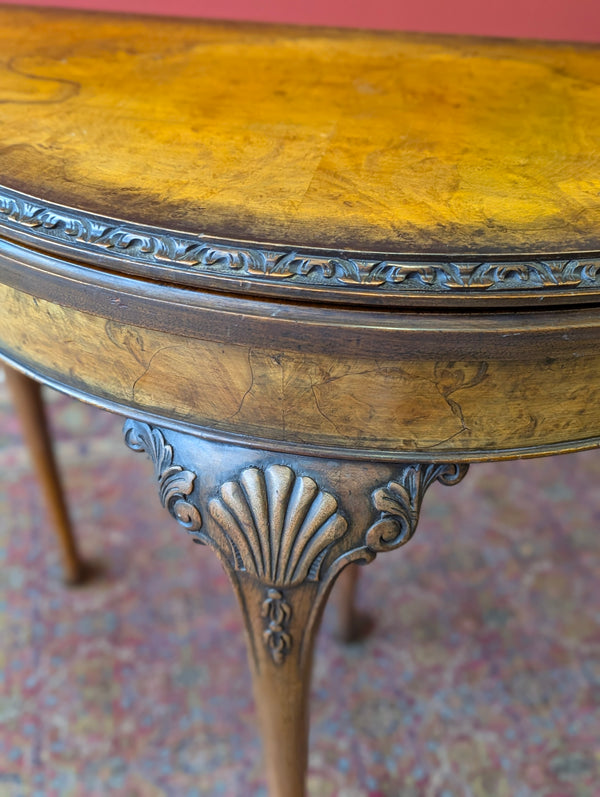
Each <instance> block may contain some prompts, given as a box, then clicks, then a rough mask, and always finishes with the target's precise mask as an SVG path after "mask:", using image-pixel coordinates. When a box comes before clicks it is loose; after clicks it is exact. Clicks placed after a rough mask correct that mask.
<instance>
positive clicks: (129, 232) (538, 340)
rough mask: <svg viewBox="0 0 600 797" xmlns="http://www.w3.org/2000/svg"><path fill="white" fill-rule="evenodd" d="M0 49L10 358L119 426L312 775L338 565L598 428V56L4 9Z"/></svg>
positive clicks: (285, 775)
mask: <svg viewBox="0 0 600 797" xmlns="http://www.w3.org/2000/svg"><path fill="white" fill-rule="evenodd" d="M0 52H1V53H2V59H3V60H2V65H1V67H0V104H1V108H2V113H1V114H0V144H1V146H0V308H1V312H0V355H1V356H2V357H3V358H4V359H5V360H6V361H7V362H9V363H12V364H14V365H16V366H17V367H19V368H21V369H23V370H24V371H25V372H27V373H28V374H30V375H32V376H34V377H36V378H37V379H40V380H42V381H46V382H47V383H49V384H52V385H54V386H56V387H59V388H61V389H63V390H66V391H68V392H71V393H72V394H74V395H77V396H79V397H81V398H84V399H86V400H89V401H93V402H95V403H97V404H99V405H101V406H105V407H107V408H109V409H113V410H115V411H117V412H120V413H122V414H124V415H127V416H129V417H130V418H131V420H130V421H129V422H128V424H127V426H126V439H127V443H128V444H129V445H130V447H131V448H133V449H134V450H137V451H146V452H147V453H148V454H149V455H150V457H151V458H152V459H153V461H154V465H155V476H156V482H157V484H158V488H159V497H160V500H161V502H162V504H163V505H164V507H165V508H166V509H168V510H169V511H170V512H171V514H172V515H173V516H174V517H175V518H176V519H177V520H178V521H179V522H180V523H181V524H182V525H184V526H185V527H186V528H187V529H188V530H189V531H190V532H191V533H192V534H193V536H194V538H195V539H196V541H198V542H203V543H205V544H206V545H208V546H209V547H211V548H212V549H213V550H214V551H215V552H216V553H217V555H218V556H219V558H220V559H221V561H222V562H223V564H224V565H225V568H226V570H227V571H228V573H229V575H230V578H231V581H232V583H233V586H234V589H235V591H236V594H237V596H238V599H239V601H240V605H241V608H242V612H243V616H244V621H245V626H246V632H247V637H248V644H249V653H250V663H251V671H252V675H253V682H254V689H255V694H256V698H257V709H258V714H259V717H260V723H261V728H262V732H263V738H264V740H265V748H266V754H267V768H268V773H269V781H270V786H271V794H272V796H273V797H302V796H303V795H304V793H305V786H304V774H305V768H306V760H307V731H308V715H307V699H308V698H307V695H308V687H309V682H310V669H311V658H312V655H311V654H312V648H313V645H314V640H315V635H316V631H317V628H318V624H319V618H320V614H321V611H322V608H323V606H324V603H325V600H326V599H327V596H328V593H329V591H330V589H331V587H332V585H333V583H334V581H335V579H336V578H337V577H338V575H339V574H340V573H341V572H342V569H343V568H344V567H346V565H353V563H355V562H358V561H369V560H371V559H372V558H373V557H374V556H375V554H376V553H378V552H382V551H384V550H389V549H391V548H396V547H399V546H400V545H401V544H403V543H404V542H406V541H407V540H408V539H410V537H411V536H412V534H413V533H414V530H415V528H416V524H417V520H418V515H419V509H420V505H421V500H422V498H423V495H424V494H425V492H426V490H427V488H428V487H429V486H430V485H431V484H432V483H433V482H434V481H436V480H439V481H442V482H444V483H446V484H451V483H455V482H457V481H460V479H461V478H462V476H464V474H465V473H466V468H467V463H469V462H472V461H473V462H475V461H480V460H487V459H497V458H504V457H514V456H529V455H536V454H546V453H560V452H564V451H570V450H574V449H579V448H586V447H590V446H596V445H598V443H599V442H600V409H599V407H600V402H599V401H598V393H599V390H600V347H599V343H600V311H599V310H598V306H599V305H598V303H599V302H600V235H599V229H600V228H599V226H598V222H599V220H600V176H599V175H600V162H599V159H600V148H599V146H598V144H599V143H600V142H599V141H598V137H599V135H600V134H599V133H598V131H599V130H600V86H599V82H598V81H599V78H600V50H599V49H598V48H595V47H584V46H576V45H570V44H544V43H531V42H529V43H528V42H509V41H492V40H487V41H486V40H476V39H461V38H456V39H454V38H444V37H433V36H414V35H403V34H391V33H390V34H386V33H369V32H358V31H332V30H310V29H303V28H282V27H271V26H258V25H243V24H239V25H238V24H221V23H202V22H186V21H181V20H178V21H173V20H164V19H161V20H157V19H152V18H130V17H116V16H110V15H88V14H83V13H71V12H62V11H40V10H31V9H16V8H12V9H9V8H5V9H0ZM207 462H209V463H210V468H207V467H206V463H207ZM342 587H343V588H344V589H343V591H344V592H345V593H346V595H352V594H353V592H354V587H355V578H354V576H353V574H352V571H351V572H350V573H349V574H348V575H347V576H346V578H345V581H344V582H343V583H342ZM342 626H343V627H345V631H344V633H345V635H346V636H352V635H353V634H354V632H355V631H356V630H357V629H356V623H355V622H354V620H353V615H352V614H351V613H350V614H346V615H345V619H344V616H343V617H342Z"/></svg>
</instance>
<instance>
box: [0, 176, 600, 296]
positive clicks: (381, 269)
mask: <svg viewBox="0 0 600 797" xmlns="http://www.w3.org/2000/svg"><path fill="white" fill-rule="evenodd" d="M0 225H2V226H4V227H5V228H8V229H10V228H13V229H18V230H19V229H20V230H21V231H26V232H27V233H29V234H32V235H34V236H36V237H38V238H40V239H45V240H50V241H56V242H58V243H63V244H69V245H73V244H77V245H78V246H79V247H80V248H84V249H86V250H87V251H90V252H94V251H96V252H99V251H101V252H102V253H103V254H107V255H112V256H114V257H119V258H125V259H127V260H132V261H137V262H140V263H150V264H154V265H158V266H170V267H172V268H177V269H181V270H183V271H187V272H194V271H195V272H198V273H206V274H212V275H217V276H225V277H227V276H228V277H244V278H245V279H248V278H249V279H256V280H267V281H270V282H277V281H278V282H281V281H288V282H292V283H296V284H300V285H307V286H312V287H319V286H321V287H324V286H327V285H332V284H334V285H337V286H341V287H345V288H349V289H351V288H352V287H360V288H363V289H364V288H367V289H374V290H376V289H377V288H381V289H383V290H386V291H390V290H391V291H394V292H397V293H408V294H410V293H413V294H415V293H417V294H423V293H447V292H448V291H508V290H510V291H515V290H517V291H518V290H523V291H525V290H528V291H531V290H539V289H548V288H569V289H574V288H581V289H590V288H600V258H598V257H590V258H584V259H581V258H567V259H559V260H556V259H545V260H527V261H520V262H511V261H507V260H504V261H503V260H497V261H487V262H482V261H479V262H459V261H456V260H449V261H447V262H427V261H424V262H418V261H411V260H410V259H408V258H407V259H406V260H402V261H399V260H393V259H392V260H375V259H361V258H344V257H332V256H329V255H320V254H310V253H304V252H298V251H295V250H293V249H289V250H288V251H281V250H275V249H258V248H252V247H249V246H238V245H235V244H229V243H218V242H214V241H212V242H211V241H208V240H205V239H204V238H203V237H202V236H194V235H186V234H185V233H174V232H173V233H172V232H166V231H165V232H163V231H158V230H153V229H150V228H145V227H143V226H141V225H140V226H136V225H134V224H115V223H114V222H112V221H111V220H109V219H104V218H102V217H101V216H93V215H88V214H85V213H83V212H78V211H74V210H71V209H66V208H60V207H58V206H54V205H50V204H48V205H42V204H40V203H39V202H37V201H35V200H32V199H29V198H25V197H23V196H21V195H19V194H17V193H16V192H9V191H7V190H6V189H4V191H1V192H0Z"/></svg>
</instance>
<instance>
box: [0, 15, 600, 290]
mask: <svg viewBox="0 0 600 797" xmlns="http://www.w3.org/2000/svg"><path fill="white" fill-rule="evenodd" d="M0 231H1V232H2V234H3V235H5V236H8V237H12V238H16V239H20V240H26V241H28V242H30V243H31V242H33V244H34V245H35V246H37V247H38V248H42V249H49V250H53V251H55V250H60V251H61V252H63V253H64V252H65V251H67V252H70V253H71V255H70V256H76V257H77V258H79V259H81V260H84V261H86V260H87V261H93V262H96V263H100V262H107V263H109V266H110V268H112V269H114V270H117V271H126V272H128V273H142V274H143V275H144V276H149V277H151V278H152V277H156V278H159V279H161V280H168V281H177V282H181V283H182V284H186V285H188V284H191V285H200V286H205V287H210V288H213V289H214V288H218V289H224V290H231V291H234V292H235V291H239V290H244V291H247V290H250V291H255V292H258V293H276V294H279V295H281V294H282V293H283V294H285V293H286V291H292V292H293V293H294V292H295V293H294V296H304V297H311V298H313V299H316V300H322V299H326V300H327V301H329V300H342V301H352V302H355V301H356V302H361V303H363V302H366V303H368V304H371V303H376V304H380V303H381V302H390V301H391V302H392V303H402V304H407V303H408V304H410V303H411V302H413V303H414V302H417V303H419V302H421V303H423V302H425V301H426V302H433V303H434V304H435V303H438V302H440V301H443V302H445V303H450V304H451V303H452V302H453V301H455V300H456V301H457V302H459V303H461V302H464V300H465V297H469V298H470V297H474V298H477V297H479V298H483V297H488V301H489V296H490V295H492V294H493V300H494V301H495V302H504V301H506V302H511V303H515V302H519V301H529V302H530V301H531V298H532V296H536V295H537V294H540V293H543V295H544V297H545V298H546V299H550V301H565V300H573V297H575V298H576V299H577V300H578V301H579V300H584V299H588V300H591V299H593V298H594V297H597V295H598V294H599V293H600V277H597V276H596V274H597V272H600V258H598V257H597V253H598V252H599V251H600V48H597V47H593V46H586V45H574V44H562V43H545V42H531V41H509V40H493V39H477V38H456V37H447V36H433V35H415V34H410V35H409V34H400V33H382V32H364V31H353V30H333V29H318V28H314V29H310V28H301V27H281V26H270V25H257V24H238V23H218V22H202V21H187V20H173V19H164V18H152V17H134V16H117V15H107V14H95V13H84V12H72V11H57V10H50V11H49V10H41V9H27V8H17V7H2V8H0Z"/></svg>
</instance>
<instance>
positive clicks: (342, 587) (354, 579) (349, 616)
mask: <svg viewBox="0 0 600 797" xmlns="http://www.w3.org/2000/svg"><path fill="white" fill-rule="evenodd" d="M359 578H360V566H359V565H349V566H348V567H347V568H346V569H345V570H344V571H343V572H342V573H340V575H339V577H338V580H337V583H336V586H335V595H334V597H335V603H336V609H337V636H338V637H339V639H340V640H341V641H342V642H346V643H348V644H350V643H352V642H360V640H361V639H364V638H365V637H366V636H368V635H369V634H370V633H371V631H372V630H373V626H374V625H375V623H374V621H373V618H372V617H371V616H370V615H369V614H367V613H366V612H363V611H361V610H360V609H359V608H358V605H357V600H356V593H357V588H358V582H359Z"/></svg>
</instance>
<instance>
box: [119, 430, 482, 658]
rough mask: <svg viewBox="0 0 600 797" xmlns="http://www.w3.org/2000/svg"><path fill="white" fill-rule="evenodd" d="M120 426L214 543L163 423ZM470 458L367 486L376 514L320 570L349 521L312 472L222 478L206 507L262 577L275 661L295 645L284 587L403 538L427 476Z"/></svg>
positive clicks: (241, 558)
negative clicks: (359, 532) (311, 474)
mask: <svg viewBox="0 0 600 797" xmlns="http://www.w3.org/2000/svg"><path fill="white" fill-rule="evenodd" d="M123 431H124V434H125V442H126V444H127V445H128V446H129V448H131V449H132V450H134V451H145V452H146V453H147V454H148V455H149V457H150V459H151V460H152V462H153V464H154V476H155V479H156V482H157V485H158V491H159V497H160V500H161V503H162V505H163V506H164V507H165V508H166V509H167V510H168V511H169V512H170V513H171V515H172V516H173V517H174V518H175V520H177V521H178V522H179V523H180V524H181V525H182V526H183V527H184V528H186V529H187V530H188V532H189V533H190V534H191V535H192V536H193V537H194V539H195V541H197V542H201V543H205V544H207V545H209V546H210V547H212V548H213V549H216V550H217V551H219V550H221V546H220V544H219V542H217V541H216V540H215V539H213V538H212V537H211V536H210V534H209V533H207V532H206V530H204V529H203V520H202V514H201V511H200V508H199V507H198V505H197V503H196V502H195V501H194V498H193V493H194V485H195V483H196V479H197V478H198V477H197V474H196V473H195V472H194V471H192V470H188V469H186V468H184V467H182V466H181V465H179V464H176V463H175V462H174V459H175V452H174V450H173V446H172V445H171V444H170V443H168V442H167V440H166V439H165V436H164V434H163V432H162V431H161V429H159V428H157V427H153V426H150V425H149V424H146V423H142V422H140V421H133V420H127V421H126V422H125V425H124V429H123ZM468 467H469V466H468V465H464V464H451V463H444V464H435V463H430V464H403V465H399V466H398V473H397V474H396V476H395V478H394V479H393V480H390V481H389V482H388V483H387V484H386V485H384V486H380V487H377V488H376V489H375V490H374V491H373V493H372V495H371V505H372V508H373V510H374V512H375V514H376V516H375V518H374V520H373V522H372V523H371V524H370V525H369V527H368V528H367V530H366V531H365V532H364V534H362V535H360V536H359V538H358V539H353V540H348V541H347V543H346V545H345V546H344V545H343V546H342V551H341V553H340V554H339V555H338V557H337V559H335V561H333V562H331V563H330V564H329V566H328V568H327V569H326V570H325V572H323V568H322V565H323V562H324V560H325V559H326V557H327V554H328V553H329V552H330V551H331V550H332V548H333V546H334V545H335V544H336V543H338V542H341V541H342V539H343V538H344V537H346V533H347V531H348V521H347V520H346V518H345V517H344V516H343V514H342V513H341V512H340V511H338V509H339V502H338V499H337V498H336V497H335V496H333V495H332V494H331V493H329V492H327V491H326V490H322V489H321V488H320V487H319V485H318V484H317V482H316V481H315V480H314V479H313V478H312V477H311V476H307V475H302V474H298V473H297V472H296V471H295V470H294V469H292V468H291V467H289V466H288V465H282V464H277V463H272V464H270V465H267V466H265V467H264V468H263V467H256V466H250V467H246V468H243V467H242V468H241V470H240V472H239V474H238V476H237V478H235V479H233V480H229V481H226V482H224V483H223V484H221V485H220V487H219V488H218V490H217V492H216V495H213V496H212V497H211V498H209V499H208V501H207V506H206V509H207V511H208V514H209V515H210V516H211V518H212V520H213V521H214V522H215V524H216V525H217V527H218V528H219V529H220V531H221V533H222V534H223V537H224V540H225V541H226V546H227V549H226V550H225V551H223V550H221V553H222V554H223V558H222V561H223V563H224V564H226V566H227V567H228V568H229V569H230V570H231V571H234V572H242V573H247V574H249V575H251V576H253V577H254V578H256V579H257V580H258V581H259V582H260V583H261V584H262V588H263V597H262V599H261V604H260V616H261V617H262V618H263V621H264V630H263V642H264V644H265V646H266V647H267V650H268V651H269V653H270V655H271V658H272V659H273V661H274V663H275V664H281V663H282V662H283V661H284V659H285V657H286V656H287V654H288V653H289V652H290V650H291V649H292V645H293V644H294V642H293V638H292V635H291V633H290V629H289V624H290V618H291V617H292V613H293V606H292V602H291V598H290V597H289V596H288V595H287V590H288V589H290V588H292V587H296V586H300V585H302V584H306V583H309V582H313V583H320V584H326V583H327V582H328V581H329V580H330V579H331V578H332V577H333V576H334V575H335V574H336V573H337V572H339V569H340V566H342V565H343V563H349V562H351V561H357V560H364V561H370V560H372V559H373V558H374V557H375V556H376V554H377V553H382V552H384V551H390V550H394V549H395V548H399V547H400V546H401V545H404V544H405V543H407V542H408V541H409V540H410V539H411V537H412V536H413V534H414V533H415V530H416V527H417V523H418V520H419V513H420V509H421V502H422V500H423V496H424V495H425V492H426V491H427V489H428V488H429V487H430V486H431V485H432V484H433V483H434V482H435V481H440V482H441V483H442V484H446V485H453V484H457V483H458V482H460V481H461V480H462V479H463V478H464V476H465V475H466V473H467V470H468ZM377 513H378V514H377Z"/></svg>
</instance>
